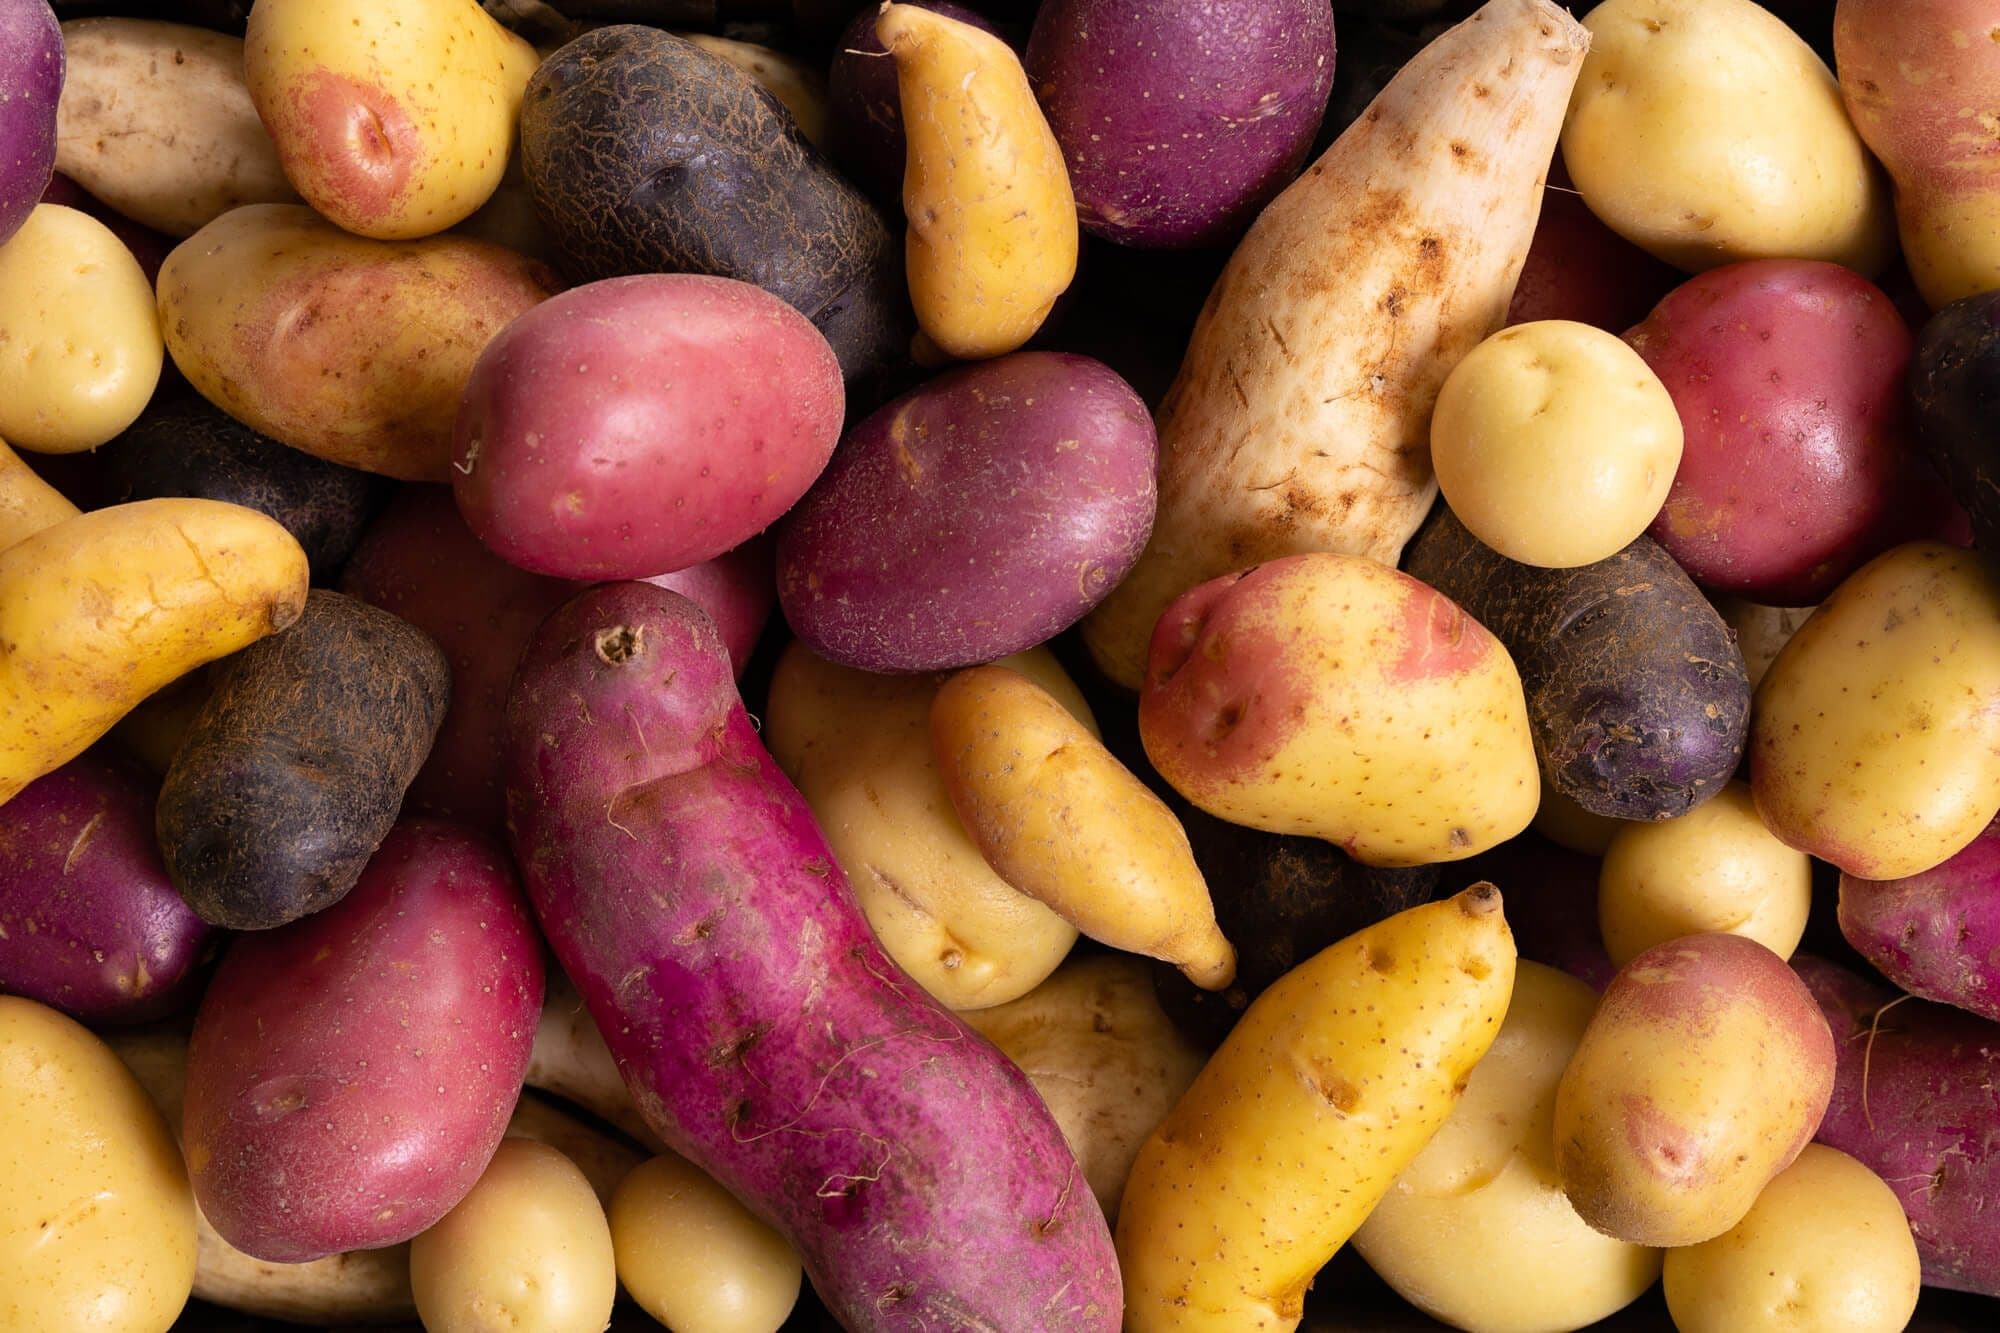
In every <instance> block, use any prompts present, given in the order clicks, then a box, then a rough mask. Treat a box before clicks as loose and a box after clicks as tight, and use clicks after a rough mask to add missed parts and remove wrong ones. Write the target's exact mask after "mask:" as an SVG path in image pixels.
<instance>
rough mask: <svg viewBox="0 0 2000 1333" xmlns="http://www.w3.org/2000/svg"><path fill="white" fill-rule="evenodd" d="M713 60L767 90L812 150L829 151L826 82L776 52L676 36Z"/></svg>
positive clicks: (699, 35) (704, 36) (708, 36)
mask: <svg viewBox="0 0 2000 1333" xmlns="http://www.w3.org/2000/svg"><path fill="white" fill-rule="evenodd" d="M675 35H676V36H678V37H680V38H681V39H683V40H684V41H690V42H693V43H694V44H695V45H696V46H699V47H700V48H701V49H702V50H704V51H706V52H708V53H709V54H710V55H712V56H721V57H722V58H723V59H724V60H727V61H728V62H729V63H730V64H732V65H734V66H736V68H738V69H740V70H742V71H743V72H744V73H745V74H748V75H749V76H750V77H751V78H753V79H755V80H756V81H757V82H758V83H760V84H762V85H763V86H764V90H765V91H766V92H768V93H770V94H771V96H773V97H775V98H777V99H778V100H779V101H780V102H782V103H784V106H785V110H787V111H789V112H791V113H792V119H793V120H795V121H797V122H798V126H799V133H801V134H803V135H805V136H806V138H807V140H808V141H810V142H811V144H812V145H813V147H815V148H819V149H824V148H825V147H826V134H827V122H828V112H827V107H826V78H825V76H824V75H822V74H821V73H820V72H819V71H818V70H816V69H814V68H813V67H812V66H810V65H808V64H806V63H805V61H803V60H799V59H797V58H796V57H793V56H788V55H785V54H784V53H783V52H780V51H773V50H772V49H771V48H770V47H768V46H758V45H757V44H756V43H754V42H738V41H732V40H731V39H729V38H727V37H717V36H715V35H713V34H712V33H706V32H683V33H676V34H675Z"/></svg>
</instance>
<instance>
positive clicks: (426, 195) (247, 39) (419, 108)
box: [243, 0, 540, 240]
mask: <svg viewBox="0 0 2000 1333" xmlns="http://www.w3.org/2000/svg"><path fill="white" fill-rule="evenodd" d="M538 63H540V57H539V56H537V55H536V54H535V48H534V47H532V46H530V45H528V44H527V43H526V42H524V41H522V40H521V39H520V38H519V37H516V36H515V35H514V34H513V33H511V32H509V31H507V30H506V29H505V28H503V27H501V26H500V25H499V24H498V23H496V22H494V21H493V20H492V19H491V18H490V17H488V16H487V15H486V13H485V12H484V11H483V10H481V9H480V7H479V4H478V0H399V3H397V4H394V5H384V4H381V3H380V0H257V3H256V5H255V6H253V7H252V9H251V11H250V25H249V27H248V29H247V30H246V31H245V32H244V34H243V73H244V77H245V78H246V80H247V81H248V83H249V85H250V96H251V98H252V99H253V100H254V101H255V102H256V104H257V114H258V115H260V116H262V117H263V119H264V125H265V127H266V128H267V129H269V130H270V132H271V139H272V141H273V142H274V143H275V144H276V145H277V149H278V157H279V160H280V161H282V162H283V163H284V166H285V175H286V176H287V177H289V178H290V180H291V182H292V184H293V185H294V186H296V187H297V188H298V191H299V193H300V194H302V195H304V196H305V199H306V202H307V203H309V204H311V205H312V206H313V207H314V208H315V209H317V210H319V212H320V213H321V214H323V215H324V216H325V217H327V218H328V219H330V220H331V221H333V222H334V223H336V224H337V225H339V226H341V227H344V228H346V229H347V230H348V231H351V232H354V233H356V234H357V235H361V236H372V237H375V238H377V239H380V240H407V239H409V238H412V237H417V236H429V235H431V234H432V233H434V232H440V231H443V230H444V229H445V228H447V227H450V226H452V225H453V224H455V223H458V222H462V221H464V220H465V219H466V218H467V217H469V216H471V214H472V212H473V210H475V209H477V208H478V207H479V206H480V205H481V204H483V203H485V202H486V200H487V197H488V196H489V195H491V194H492V193H493V190H494V187H496V186H498V185H499V184H500V175H501V173H502V172H503V171H505V170H506V167H507V156H508V154H509V152H511V151H512V149H513V146H514V129H515V125H516V123H517V122H518V121H519V120H520V116H521V97H522V95H523V94H524V93H525V92H526V91H527V87H528V78H529V76H530V75H532V74H533V73H534V72H535V66H536V65H537V64H538Z"/></svg>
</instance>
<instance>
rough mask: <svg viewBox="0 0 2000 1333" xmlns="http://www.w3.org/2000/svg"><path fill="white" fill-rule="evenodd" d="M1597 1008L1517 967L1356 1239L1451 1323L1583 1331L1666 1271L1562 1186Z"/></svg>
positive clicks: (1536, 1332) (1366, 1255) (1582, 993)
mask: <svg viewBox="0 0 2000 1333" xmlns="http://www.w3.org/2000/svg"><path fill="white" fill-rule="evenodd" d="M1596 1007H1597V996H1596V995H1595V994H1594V993H1593V992H1592V991H1591V989H1590V987H1588V986H1586V985H1584V984H1583V983H1582V982H1581V981H1578V980H1577V979H1576V978H1574V977H1568V976H1564V975H1563V974H1562V973H1560V972H1558V971H1556V970H1555V969H1554V968H1549V967H1543V966H1542V965H1541V964H1539V963H1530V962H1526V961H1523V962H1521V963H1520V964H1518V966H1517V969H1516V971H1515V973H1514V994H1513V998H1512V1000H1511V1001H1510V1002H1509V1003H1508V1006H1507V1018H1506V1021H1505V1022H1503V1023H1502V1024H1501V1025H1500V1031H1499V1034H1498V1035H1497V1036H1495V1037H1494V1038H1493V1045H1492V1048H1491V1049H1490V1050H1488V1051H1487V1053H1486V1055H1485V1056H1484V1058H1482V1059H1481V1060H1480V1062H1479V1064H1478V1065H1477V1066H1475V1067H1474V1069H1473V1071H1472V1076H1471V1077H1470V1078H1469V1079H1467V1080H1466V1085H1465V1092H1464V1094H1463V1095H1462V1096H1461V1097H1460V1098H1459V1102H1458V1105H1457V1107H1456V1108H1455V1109H1453V1111H1452V1113H1451V1118H1450V1119H1448V1120H1446V1121H1445V1122H1444V1125H1443V1127H1442V1128H1440V1129H1439V1130H1438V1132H1437V1136H1436V1137H1435V1138H1433V1139H1432V1140H1431V1141H1430V1143H1429V1144H1428V1145H1427V1146H1426V1147H1425V1148H1424V1150H1423V1151H1422V1152H1421V1153H1419V1154H1418V1155H1417V1158H1416V1160H1415V1161H1413V1162H1411V1163H1410V1164H1409V1165H1408V1166H1407V1167H1405V1168H1404V1169H1403V1174H1401V1175H1400V1176H1397V1177H1396V1183H1395V1184H1394V1185H1393V1186H1391V1187H1390V1189H1389V1192H1388V1194H1386V1195H1384V1196H1383V1198H1382V1202H1380V1203H1378V1204H1376V1205H1375V1210H1374V1211H1373V1212H1371V1213H1369V1214H1368V1220H1367V1221H1366V1222H1363V1223H1362V1224H1361V1229H1360V1230H1359V1231H1356V1232H1355V1233H1354V1248H1355V1250H1356V1251H1358V1252H1359V1253H1360V1255H1361V1257H1362V1258H1363V1259H1366V1260H1367V1261H1368V1265H1369V1267H1371V1268H1373V1269H1374V1270H1375V1271H1376V1272H1377V1273H1378V1274H1380V1275H1381V1276H1382V1278H1383V1279H1384V1280H1385V1281H1387V1282H1388V1284H1389V1285H1390V1286H1392V1287H1394V1288H1395V1289H1396V1291H1397V1293H1398V1294H1399V1295H1401V1296H1402V1297H1403V1298H1404V1299H1405V1300H1408V1301H1409V1302H1410V1303H1411V1304H1412V1305H1415V1306H1417V1307H1418V1308H1419V1309H1421V1310H1423V1311H1424V1312H1425V1313H1426V1314H1429V1315H1431V1316H1433V1317H1434V1318H1437V1319H1441V1320H1443V1321H1444V1322H1445V1323H1448V1324H1450V1325H1451V1326H1452V1327H1453V1328H1461V1329H1466V1330H1469V1333H1541V1331H1542V1330H1547V1329H1571V1328H1582V1327H1583V1326H1584V1325H1586V1324H1593V1323H1595V1322H1596V1321H1597V1320H1599V1319H1603V1318H1605V1317H1606V1316H1608V1315H1610V1314H1611V1313H1613V1312H1614V1311H1617V1310H1620V1309H1623V1308H1624V1307H1625V1306H1627V1305H1629V1304H1631V1303H1632V1302H1633V1301H1634V1300H1636V1299H1637V1298H1638V1296H1639V1294H1640V1293H1641V1292H1643V1291H1645V1290H1646V1288H1648V1287H1650V1286H1652V1285H1653V1282H1654V1280H1655V1279H1657V1278H1658V1277H1659V1275H1660V1254H1659V1252H1658V1251H1657V1250H1650V1249H1646V1248H1645V1247H1643V1246H1639V1245H1628V1244H1626V1243H1625V1242H1623V1241H1619V1240H1614V1239H1612V1238H1611V1237H1609V1236H1605V1235H1602V1234H1600V1233H1598V1232H1596V1231H1593V1230H1591V1229H1590V1228H1589V1227H1588V1226H1586V1225H1585V1224H1584V1221H1583V1219H1582V1218H1580V1217H1578V1216H1577V1215H1576V1210H1575V1209H1574V1208H1572V1207H1570V1205H1569V1200H1568V1199H1566V1198H1564V1197H1563V1192H1562V1186H1561V1184H1560V1183H1559V1182H1558V1181H1557V1179H1556V1154H1555V1130H1554V1120H1555V1097H1556V1085H1557V1084H1558V1083H1559V1082H1560V1081H1561V1079H1562V1072H1563V1066H1565V1065H1567V1064H1568V1063H1569V1058H1570V1055H1571V1054H1572V1053H1573V1052H1574V1051H1575V1050H1576V1047H1577V1043H1578V1041H1580V1040H1581V1039H1582V1037H1583V1032H1584V1028H1585V1027H1586V1026H1587V1025H1588V1024H1589V1022H1590V1015H1591V1011H1592V1010H1593V1009H1595V1008H1596ZM1808 1151H1810V1149H1808Z"/></svg>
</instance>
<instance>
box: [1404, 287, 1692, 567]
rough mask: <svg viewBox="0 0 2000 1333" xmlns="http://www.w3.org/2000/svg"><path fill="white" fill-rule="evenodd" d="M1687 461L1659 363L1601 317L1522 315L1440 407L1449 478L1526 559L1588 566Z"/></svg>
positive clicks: (1434, 439)
mask: <svg viewBox="0 0 2000 1333" xmlns="http://www.w3.org/2000/svg"><path fill="white" fill-rule="evenodd" d="M1680 461H1681V421H1680V417H1679V416H1678V415H1677V414H1676V413H1675V411H1674V401H1673V399H1671V398H1669V397H1668V396H1667V390H1666V387H1665V386H1664V385H1662V384H1661V383H1660V379H1659V376H1657V375H1655V374H1654V373H1653V372H1652V370H1651V369H1649V368H1648V367H1647V365H1646V363H1645V362H1644V361H1641V360H1640V359H1639V357H1638V355H1637V354H1636V353H1634V352H1633V351H1632V349H1631V348H1629V347H1627V346H1626V345H1625V344H1624V343H1622V342H1620V341H1619V340H1618V339H1617V338H1616V337H1614V336H1612V335H1611V334H1609V333H1606V332H1604V331H1603V330H1601V329H1594V328H1591V327H1590V326H1589V325H1587V324H1572V323H1568V322H1566V321H1563V320H1547V321H1543V322H1541V323H1536V324H1517V325H1515V326H1514V327H1513V328H1510V329H1507V330H1506V331H1504V332H1501V333H1496V334H1494V335H1493V336H1492V337H1491V338H1488V339H1487V340H1486V341H1485V342H1483V343H1481V344H1479V346H1477V347H1475V348H1473V349H1472V350H1471V351H1470V352H1468V353H1467V354H1466V357H1465V359H1464V360H1463V361H1460V362H1459V363H1458V365H1457V367H1456V368H1455V369H1454V370H1453V371H1452V372H1451V374H1450V375H1448V376H1446V377H1445V381H1444V387H1443V388H1442V389H1440V390H1439V391H1438V400H1437V411H1436V414H1435V415H1434V416H1432V418H1431V462H1432V464H1433V466H1435V467H1436V469H1437V478H1438V488H1439V490H1441V491H1442V492H1443V493H1444V498H1445V501H1446V502H1447V503H1448V504H1450V505H1451V508H1452V512H1453V513H1455V514H1457V515H1458V517H1459V519H1460V520H1461V521H1462V522H1464V524H1465V526H1466V527H1468V528H1470V529H1471V530H1472V533H1473V535H1474V536H1476V537H1478V538H1479V540H1481V541H1483V542H1485V543H1486V544H1487V545H1488V546H1490V547H1492V548H1493V549H1494V550H1496V551H1498V552H1499V553H1500V554H1502V555H1504V556H1506V557H1507V558H1508V559H1509V560H1517V561H1519V562H1520V563H1522V564H1524V565H1543V566H1552V567H1555V568H1562V569H1568V568H1574V567H1575V566H1577V565H1588V564H1594V563H1596V562H1597V561H1599V560H1603V559H1606V558H1608V557H1610V556H1613V555H1616V554H1617V553H1618V552H1619V551H1621V550H1623V549H1624V548H1625V547H1626V545H1628V544H1629V543H1630V542H1631V541H1632V539H1633V538H1635V537H1637V536H1638V535H1639V534H1640V533H1642V532H1644V531H1645V530H1646V527H1647V525H1648V524H1650V523H1651V522H1652V521H1653V517H1654V515H1656V514H1658V513H1659V512H1660V505H1661V504H1663V503H1664V502H1665V501H1666V498H1667V488H1668V487H1670V486H1672V485H1673V482H1674V469H1676V468H1677V467H1679V466H1680Z"/></svg>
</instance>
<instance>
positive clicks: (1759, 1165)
mask: <svg viewBox="0 0 2000 1333" xmlns="http://www.w3.org/2000/svg"><path fill="white" fill-rule="evenodd" d="M1833 1071H1834V1049H1833V1038H1832V1036H1831V1035H1830V1033H1829V1032H1828V1029H1827V1024H1826V1020H1825V1019H1824V1018H1823V1017H1821V1015H1820V1012H1819V1007H1818V1006H1817V1005H1816V1004H1814V1002H1813V998H1812V994H1811V992H1809V991H1808V990H1806V988H1805V986H1804V985H1803V984H1802V983H1801V982H1800V981H1799V979H1798V978H1797V977H1796V976H1794V975H1793V974H1792V972H1791V970H1790V969H1788V968H1787V967H1786V966H1785V964H1784V962H1783V960H1781V959H1780V958H1779V957H1778V955H1776V954H1774V953H1772V952H1771V951H1770V950H1769V949H1767V948H1765V947H1764V946H1763V945H1761V944H1759V943H1757V942H1756V941H1755V940H1748V939H1744V938H1743V937H1742V936H1740V935H1722V934H1704V935H1687V936H1683V937H1682V938H1680V939H1678V940H1670V941H1668V942H1667V943H1665V944H1659V945H1655V946H1654V947H1652V948H1651V949H1648V950H1646V951H1645V952H1644V953H1641V954H1640V955H1639V956H1638V957H1636V958H1634V959H1633V960H1632V961H1631V962H1630V963H1627V964H1626V965H1625V967H1624V968H1623V969H1621V970H1620V971H1619V973H1618V975H1617V976H1615V977H1613V978H1612V980H1611V984H1610V985H1609V986H1608V987H1606V988H1605V991H1604V996H1603V999H1602V1000H1600V1001H1599V1003H1598V1007H1597V1012H1596V1013H1595V1014H1593V1015H1592V1016H1591V1020H1590V1026H1589V1027H1588V1028H1586V1029H1585V1030H1584V1034H1583V1040H1582V1041H1581V1042H1580V1043H1579V1044H1578V1046H1577V1048H1576V1054H1575V1055H1573V1056H1571V1057H1570V1062H1569V1067H1568V1068H1567V1069H1565V1070H1564V1071H1563V1077H1562V1083H1561V1085H1560V1086H1559V1087H1558V1088H1557V1090H1556V1113H1555V1134H1556V1167H1557V1171H1558V1173H1559V1174H1560V1176H1561V1179H1562V1186H1563V1192H1564V1193H1565V1194H1567V1195H1568V1196H1569V1201H1570V1203H1571V1205H1572V1206H1574V1207H1575V1209H1576V1211H1577V1212H1578V1213H1579V1214H1581V1215H1582V1217H1583V1220H1584V1221H1586V1222H1588V1223H1590V1225H1591V1226H1593V1227H1595V1228H1596V1229H1597V1230H1599V1231H1602V1232H1604V1233H1605V1234H1606V1235H1609V1236H1616V1237H1617V1238H1618V1239H1620V1240H1626V1241H1631V1242H1632V1243H1633V1244H1636V1245H1655V1246H1672V1245H1694V1244H1698V1243H1699V1242H1701V1241H1705V1240H1708V1239H1710V1238H1712V1237H1715V1236H1719V1235H1721V1234H1722V1233H1723V1232H1725V1231H1727V1230H1729V1228H1731V1227H1733V1226H1735V1225H1736V1224H1737V1223H1738V1222H1739V1221H1741V1220H1742V1218H1743V1215H1744V1214H1745V1213H1746V1212H1748V1211H1749V1210H1750V1206H1751V1205H1752V1204H1753V1203H1755V1202H1756V1201H1757V1193H1758V1191H1759V1190H1761V1189H1763V1188H1764V1185H1765V1184H1766V1182H1768V1181H1769V1180H1770V1179H1771V1177H1772V1176H1774V1175H1776V1174H1777V1173H1778V1172H1780V1171H1782V1170H1784V1169H1785V1167H1787V1166H1789V1165H1790V1164H1791V1162H1792V1160H1793V1159H1794V1158H1796V1157H1797V1156H1798V1155H1799V1150H1800V1149H1802V1148H1804V1147H1805V1146H1806V1144H1807V1143H1808V1142H1810V1141H1811V1139H1812V1136H1813V1132H1814V1131H1815V1130H1816V1129H1818V1128H1819V1122H1820V1117H1821V1116H1822V1115H1823V1114H1825V1112H1826V1106H1827V1099H1828V1098H1829V1097H1830V1096H1831V1095H1832V1092H1833Z"/></svg>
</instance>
